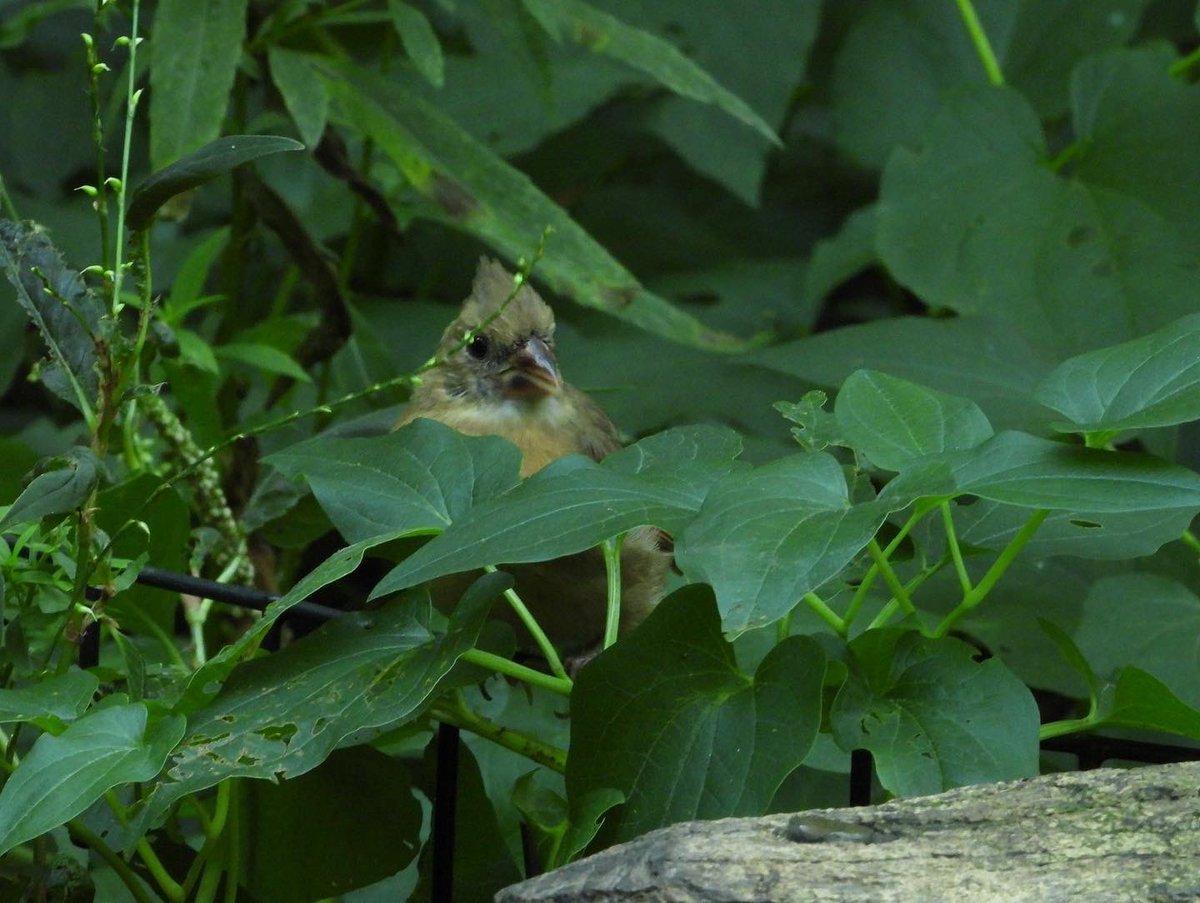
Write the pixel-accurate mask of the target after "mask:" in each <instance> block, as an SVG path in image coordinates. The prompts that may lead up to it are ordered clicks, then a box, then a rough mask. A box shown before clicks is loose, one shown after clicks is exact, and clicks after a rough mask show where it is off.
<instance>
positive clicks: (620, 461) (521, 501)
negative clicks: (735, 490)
mask: <svg viewBox="0 0 1200 903" xmlns="http://www.w3.org/2000/svg"><path fill="white" fill-rule="evenodd" d="M740 449H741V441H740V439H739V438H738V437H737V436H736V434H734V433H732V432H731V431H729V430H727V429H718V428H715V427H683V428H678V429H674V430H668V431H666V432H664V433H659V434H657V435H654V436H650V437H648V438H646V439H643V440H642V441H640V442H638V443H636V444H635V445H631V446H630V447H629V448H626V449H623V450H621V451H619V452H617V453H616V454H613V455H610V456H609V457H608V458H607V459H605V460H604V461H603V462H601V463H599V464H597V463H595V462H594V461H591V460H589V459H586V458H582V457H578V456H571V457H568V458H563V459H560V460H558V461H555V462H554V463H552V464H551V465H550V466H548V467H546V468H544V469H543V470H540V471H538V472H537V473H536V474H534V475H533V476H532V477H530V478H529V479H527V480H525V481H523V482H521V483H520V484H518V485H517V486H514V487H513V488H512V489H510V490H509V491H507V492H505V493H503V494H502V495H499V496H497V497H495V498H493V499H491V500H490V501H487V502H484V503H482V504H479V505H476V506H475V507H473V508H471V509H470V510H469V511H467V512H466V513H465V514H464V515H463V516H462V517H461V518H459V519H458V520H457V521H455V522H454V523H453V524H452V525H451V526H450V527H449V528H448V529H447V530H446V531H445V532H444V533H442V534H441V535H440V536H435V537H434V538H433V539H432V540H430V541H429V542H428V543H426V544H425V545H424V546H422V547H421V548H420V549H418V550H417V551H416V552H415V553H414V554H413V555H411V556H409V557H408V558H407V559H406V560H405V561H403V562H402V563H401V564H400V565H398V566H397V567H396V568H395V569H394V570H392V571H391V572H390V573H388V574H387V576H385V577H384V578H383V580H382V581H380V583H379V585H378V586H376V587H375V589H374V590H372V593H371V597H372V598H376V597H378V596H381V595H384V594H386V593H390V592H395V591H396V590H400V589H404V588H406V587H409V586H415V585H416V584H418V583H423V582H425V581H427V580H433V579H435V578H437V577H442V576H445V575H447V574H457V573H462V572H464V571H471V570H474V569H475V568H479V567H482V566H483V565H486V564H519V563H522V562H532V561H548V560H550V559H553V558H561V557H563V556H564V555H573V554H575V553H576V552H583V551H586V550H587V549H591V548H593V547H595V546H597V545H599V544H600V543H601V542H603V541H604V540H606V539H609V538H611V537H613V536H617V535H619V534H621V533H624V532H626V531H627V530H631V529H633V528H634V527H638V526H643V525H653V526H658V527H662V528H663V529H665V530H668V531H674V530H677V529H679V528H680V527H681V526H682V525H683V524H684V523H686V522H687V520H689V519H690V518H691V517H692V515H694V514H695V513H696V511H698V510H699V508H700V505H701V503H702V502H703V500H704V496H705V494H706V493H707V491H708V488H709V486H711V485H712V484H713V483H714V482H715V481H716V480H718V479H720V478H721V477H722V476H723V475H725V474H726V473H729V472H730V471H731V470H733V469H734V468H735V464H734V462H733V457H734V456H735V455H736V454H737V453H738V452H739V451H740Z"/></svg>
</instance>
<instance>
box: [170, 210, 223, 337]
mask: <svg viewBox="0 0 1200 903" xmlns="http://www.w3.org/2000/svg"><path fill="white" fill-rule="evenodd" d="M227 244H229V227H228V226H222V227H221V228H220V229H214V230H213V232H212V234H211V235H209V236H208V237H207V238H205V239H204V240H203V241H202V242H200V243H199V244H198V245H196V246H195V247H194V248H193V249H192V251H191V253H189V254H188V256H187V258H186V259H185V260H184V261H183V265H182V266H180V267H179V272H178V273H176V274H175V280H174V282H172V283H171V294H170V295H169V296H168V297H167V298H166V300H164V301H163V305H162V317H163V319H164V320H166V322H167V323H169V324H170V325H172V326H178V325H180V324H181V323H182V322H183V320H184V318H185V317H186V316H187V315H188V314H189V313H191V312H192V311H193V310H195V309H196V308H198V307H203V306H204V305H206V304H211V303H213V302H214V301H216V300H219V298H220V296H219V295H207V296H206V295H205V294H204V283H205V282H206V281H207V279H208V274H209V271H211V270H212V267H213V264H214V263H216V260H217V257H218V256H219V255H220V253H221V252H222V251H223V250H224V249H225V246H226V245H227Z"/></svg>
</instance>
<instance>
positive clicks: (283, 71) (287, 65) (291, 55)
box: [267, 4, 403, 147]
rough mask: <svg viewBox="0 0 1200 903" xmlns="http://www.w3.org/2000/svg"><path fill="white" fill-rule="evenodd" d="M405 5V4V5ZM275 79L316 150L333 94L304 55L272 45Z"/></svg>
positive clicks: (270, 53)
mask: <svg viewBox="0 0 1200 903" xmlns="http://www.w3.org/2000/svg"><path fill="white" fill-rule="evenodd" d="M401 5H403V4H401ZM267 59H268V60H269V61H270V63H271V80H272V81H273V82H274V83H275V87H276V88H278V89H279V94H280V96H281V97H283V104H284V106H286V107H287V111H288V113H290V114H291V116H292V121H293V122H294V123H296V130H297V131H298V132H299V133H300V140H301V141H303V142H304V143H305V144H306V145H308V146H309V147H316V146H317V142H318V141H320V140H321V133H322V132H324V131H325V121H326V120H327V119H328V117H329V91H328V90H327V89H326V87H325V82H323V81H322V80H321V77H320V76H319V75H317V73H316V72H314V71H313V68H312V66H310V65H309V64H308V60H307V58H306V57H305V56H304V54H302V53H297V52H296V51H294V50H287V49H286V48H283V47H275V46H272V47H270V48H269V49H268V50H267Z"/></svg>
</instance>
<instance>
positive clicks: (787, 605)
mask: <svg viewBox="0 0 1200 903" xmlns="http://www.w3.org/2000/svg"><path fill="white" fill-rule="evenodd" d="M886 514H887V509H886V508H884V507H882V506H880V505H877V504H874V503H868V504H862V505H852V504H851V503H850V496H849V490H848V488H847V486H846V480H845V477H844V476H843V474H842V468H841V465H840V464H838V462H837V460H836V459H834V458H833V457H832V456H830V455H827V454H824V453H820V452H812V453H808V454H799V455H790V456H788V457H786V458H781V459H779V460H778V461H773V462H771V463H770V464H765V465H763V466H762V467H759V468H757V469H756V470H754V471H751V472H749V473H738V474H733V475H731V476H729V477H727V478H726V479H724V480H722V481H721V482H720V483H718V484H717V485H716V486H714V487H713V489H712V490H711V491H710V492H709V494H708V497H707V498H706V499H705V500H704V506H703V507H702V508H701V509H700V514H699V516H698V517H697V518H696V519H695V520H694V521H692V523H691V524H689V525H688V527H687V529H686V530H685V531H684V533H683V535H682V536H681V537H680V539H679V540H678V542H677V543H676V548H675V558H676V561H677V562H678V563H679V566H680V568H682V570H683V572H684V574H685V575H686V576H687V577H688V578H689V579H692V580H696V581H702V582H705V583H709V584H711V585H712V587H713V589H714V590H715V591H716V594H717V603H718V605H719V606H720V609H721V617H722V626H723V627H724V629H725V630H727V631H731V632H735V633H737V632H741V631H743V630H747V629H749V628H752V627H758V626H762V625H763V624H767V623H770V622H771V621H774V620H776V619H778V618H780V617H782V616H783V615H785V614H787V613H788V612H789V611H791V609H792V608H793V607H794V606H795V605H796V603H798V602H799V601H800V599H801V597H802V596H803V595H804V594H805V593H807V592H810V591H812V590H815V589H817V588H818V587H820V586H821V585H822V584H824V583H826V582H827V581H829V580H831V579H833V578H834V577H836V576H837V574H838V573H839V572H840V571H841V570H842V568H844V567H845V566H846V565H847V564H849V563H850V562H851V561H852V560H853V559H854V556H856V555H857V554H858V553H859V552H860V551H861V550H862V549H863V547H864V546H866V544H867V543H868V542H869V541H870V539H871V538H872V537H873V536H874V535H875V531H876V530H877V529H878V528H879V525H880V523H882V521H883V519H884V517H885V516H886Z"/></svg>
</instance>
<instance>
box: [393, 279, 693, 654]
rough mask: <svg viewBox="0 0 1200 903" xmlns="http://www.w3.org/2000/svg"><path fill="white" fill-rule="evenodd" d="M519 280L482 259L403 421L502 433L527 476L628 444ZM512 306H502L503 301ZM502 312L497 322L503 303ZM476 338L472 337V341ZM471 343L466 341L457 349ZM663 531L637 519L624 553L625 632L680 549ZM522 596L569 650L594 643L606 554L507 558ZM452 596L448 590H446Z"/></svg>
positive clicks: (437, 590)
mask: <svg viewBox="0 0 1200 903" xmlns="http://www.w3.org/2000/svg"><path fill="white" fill-rule="evenodd" d="M513 284H514V283H513V277H512V275H511V274H510V273H509V272H508V271H507V270H505V269H504V267H503V266H501V265H500V264H499V263H497V262H496V261H494V260H489V259H487V258H483V259H481V260H480V262H479V269H478V271H477V272H476V274H475V282H474V284H473V286H472V288H471V295H470V297H469V298H467V300H466V301H465V302H464V303H463V307H462V311H461V312H460V313H459V315H458V319H456V320H455V321H454V322H453V323H451V324H450V325H449V326H448V327H447V328H446V331H445V332H444V333H443V334H442V338H441V341H440V342H439V344H438V347H437V352H436V354H437V356H438V357H439V358H440V359H442V360H443V363H442V364H440V365H439V366H437V367H435V368H433V369H432V370H431V371H429V373H428V374H426V376H425V378H424V380H423V381H422V382H421V384H420V385H419V386H418V387H417V388H416V389H415V390H414V391H413V396H412V400H411V402H410V403H409V406H408V408H407V409H406V410H405V412H404V414H403V416H402V417H401V418H400V420H399V422H398V423H397V424H396V425H397V427H400V426H403V425H404V424H406V423H409V422H411V421H413V420H415V419H417V418H418V417H427V418H429V419H431V420H437V421H440V422H441V423H444V424H446V425H447V426H449V427H452V428H454V429H456V430H458V431H459V432H461V433H466V434H467V435H471V436H501V437H503V438H505V439H507V440H509V441H510V442H512V443H513V444H514V445H516V446H517V448H519V449H520V450H521V453H522V461H521V476H522V477H527V476H529V475H530V474H533V473H536V472H537V471H539V470H541V469H542V468H543V467H545V466H546V465H547V464H549V463H550V462H551V461H553V460H555V459H556V458H561V457H563V456H564V455H571V454H580V455H587V456H588V457H590V458H594V459H595V460H597V461H598V460H600V459H601V458H603V457H604V456H605V455H607V454H609V453H610V452H613V451H615V450H617V449H618V448H620V447H621V442H620V439H619V438H618V435H617V430H616V427H614V426H613V424H612V421H611V420H609V419H608V416H607V415H606V414H605V413H604V411H603V410H601V409H600V407H599V405H597V404H596V403H595V402H594V401H592V400H591V399H590V398H588V396H587V395H585V394H584V393H583V392H581V391H580V390H579V389H576V388H575V387H574V386H572V385H571V384H570V383H567V382H564V381H563V378H562V375H561V373H560V372H559V368H558V360H557V358H556V357H555V354H554V312H553V311H551V310H550V307H549V306H548V305H547V304H546V302H545V301H543V300H542V298H541V296H539V295H538V293H537V292H535V291H534V290H533V289H532V288H531V287H530V286H529V285H528V284H526V285H522V286H521V288H520V290H519V291H518V292H517V294H516V296H515V297H513V298H512V300H511V301H509V302H508V303H507V305H505V304H504V302H505V300H506V299H508V298H509V296H510V295H512V291H513ZM502 306H503V309H502V310H501V309H500V308H501V307H502ZM497 310H500V313H499V315H498V316H496V317H495V318H494V319H492V320H491V321H490V322H488V321H489V318H491V317H492V316H493V315H494V314H496V311H497ZM468 335H470V337H471V338H470V341H469V342H467V343H466V344H465V345H463V344H462V343H463V339H464V338H465V337H467V336H468ZM460 345H461V346H462V347H459V346H460ZM661 546H662V543H661V535H660V534H659V532H658V531H657V530H655V529H654V528H652V527H640V528H638V529H636V530H633V531H631V532H630V533H629V534H628V535H627V536H626V537H625V543H624V545H623V547H622V551H621V631H622V632H623V633H624V632H627V631H629V630H631V629H632V628H633V627H635V626H637V624H638V623H640V622H641V620H642V619H643V618H644V617H645V616H646V615H647V614H649V612H650V610H651V609H652V608H653V607H654V606H655V605H656V604H657V603H658V601H659V598H660V597H661V595H662V587H663V583H664V581H665V579H666V575H667V570H668V567H669V566H670V561H671V556H670V553H669V552H667V551H666V550H665V549H664V548H662V547H661ZM504 570H506V571H508V572H510V573H511V574H513V576H514V577H515V578H516V581H517V585H516V589H517V592H518V593H519V594H520V596H521V598H522V600H523V601H524V602H525V604H526V605H527V606H528V607H529V609H530V611H532V612H533V614H534V616H535V617H536V618H537V621H538V623H539V624H540V625H541V627H542V629H543V630H544V631H545V632H546V634H547V635H548V636H549V638H550V640H551V642H553V643H554V644H555V646H556V647H558V648H559V649H560V650H562V651H564V652H567V653H569V654H586V653H587V652H588V651H590V650H595V649H596V648H597V647H598V643H599V641H600V640H601V638H602V637H603V634H604V620H605V609H606V597H607V580H606V577H605V571H604V559H603V556H602V555H601V554H600V552H599V551H598V550H595V549H592V550H589V551H587V552H582V553H580V554H577V555H571V556H568V557H566V558H560V559H556V560H554V561H547V562H542V563H536V564H522V565H509V566H507V567H505V568H504ZM464 587H465V584H464V583H463V582H462V581H447V582H445V583H442V584H441V585H440V586H435V587H434V595H435V599H436V598H437V597H439V596H443V597H444V601H448V602H451V603H452V602H453V601H454V599H456V598H457V596H458V594H459V593H461V591H462V589H463V588H464ZM445 597H449V598H445ZM496 611H497V612H498V613H501V616H502V617H505V618H506V620H509V622H510V623H513V625H514V627H516V628H517V631H518V639H519V642H521V644H522V645H523V646H527V645H528V644H529V642H530V638H529V636H528V634H526V633H525V631H524V629H523V628H521V627H519V626H518V622H517V621H516V619H515V617H514V616H512V613H511V611H509V609H508V608H507V606H497V608H496Z"/></svg>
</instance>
